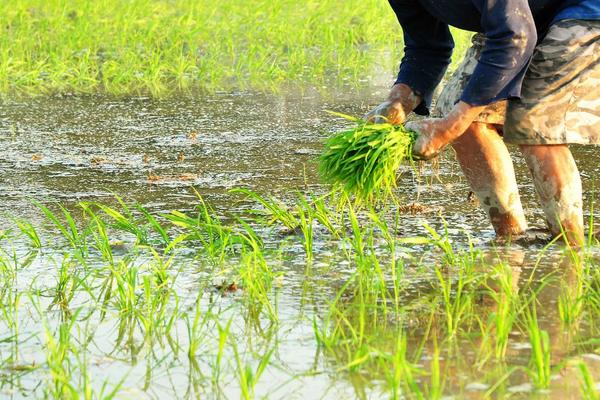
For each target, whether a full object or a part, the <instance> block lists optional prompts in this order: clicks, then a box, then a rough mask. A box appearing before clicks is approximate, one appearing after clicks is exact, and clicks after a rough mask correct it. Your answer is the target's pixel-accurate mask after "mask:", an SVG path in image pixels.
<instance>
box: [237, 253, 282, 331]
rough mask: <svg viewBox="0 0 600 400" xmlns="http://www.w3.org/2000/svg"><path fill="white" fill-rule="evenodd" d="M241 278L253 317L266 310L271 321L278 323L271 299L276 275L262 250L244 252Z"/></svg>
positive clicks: (240, 270)
mask: <svg viewBox="0 0 600 400" xmlns="http://www.w3.org/2000/svg"><path fill="white" fill-rule="evenodd" d="M239 277H240V281H241V284H242V288H243V290H244V297H245V298H246V300H247V302H248V305H249V311H250V312H251V315H255V316H258V315H259V314H260V313H261V311H263V310H264V311H265V314H266V316H267V317H268V318H269V319H271V320H272V321H277V320H278V316H277V309H276V308H275V306H274V305H273V303H272V302H271V300H270V298H269V295H270V294H271V290H272V288H273V281H274V278H275V274H274V273H273V271H272V270H271V268H270V267H269V265H268V264H267V261H266V260H265V258H264V255H263V253H262V251H261V250H260V249H254V250H242V257H241V265H240V269H239Z"/></svg>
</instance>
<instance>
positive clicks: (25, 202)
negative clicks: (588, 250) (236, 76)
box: [0, 88, 600, 398]
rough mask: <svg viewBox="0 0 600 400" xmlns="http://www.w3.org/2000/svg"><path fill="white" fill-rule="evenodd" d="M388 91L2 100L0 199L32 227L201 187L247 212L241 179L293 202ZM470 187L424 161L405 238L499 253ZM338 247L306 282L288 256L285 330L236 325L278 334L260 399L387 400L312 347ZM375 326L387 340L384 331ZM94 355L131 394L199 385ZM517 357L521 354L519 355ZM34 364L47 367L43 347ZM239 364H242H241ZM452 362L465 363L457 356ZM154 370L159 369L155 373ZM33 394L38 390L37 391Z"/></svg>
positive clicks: (461, 383)
mask: <svg viewBox="0 0 600 400" xmlns="http://www.w3.org/2000/svg"><path fill="white" fill-rule="evenodd" d="M384 95H385V88H374V89H371V90H368V91H365V92H362V93H357V92H350V91H349V92H347V93H329V94H322V93H312V92H307V93H302V94H299V93H295V94H280V95H262V94H256V93H235V94H225V93H223V94H214V95H210V96H208V95H205V96H196V97H178V98H171V99H165V100H156V99H150V98H143V97H140V98H125V99H114V98H104V97H83V98H82V97H64V98H38V99H27V100H22V101H20V100H4V102H3V103H2V104H1V107H0V140H1V143H2V146H1V147H0V174H1V175H0V176H1V177H2V179H1V180H0V196H1V198H2V200H3V201H2V202H1V203H0V212H2V213H3V214H4V215H6V216H19V217H25V218H28V219H30V220H33V221H36V220H37V219H39V218H40V213H39V211H38V210H37V209H35V207H33V206H32V205H31V202H30V199H31V198H34V199H38V200H42V201H45V202H50V201H53V200H57V201H60V202H61V203H63V204H66V205H67V206H69V207H73V206H74V205H75V204H76V203H77V202H78V201H81V200H96V201H101V202H104V203H114V200H113V193H116V194H119V195H120V196H122V197H124V198H125V199H126V200H127V201H128V202H139V203H141V204H142V205H144V206H145V207H146V208H148V209H149V210H151V211H154V212H159V211H169V210H173V209H177V210H189V209H191V208H193V207H194V205H196V204H197V200H196V195H195V193H194V190H197V191H198V192H199V193H200V194H201V195H202V196H203V197H204V198H205V199H206V200H207V201H208V202H209V203H210V204H212V205H213V206H214V207H215V208H216V209H217V210H219V211H220V212H221V213H226V212H228V211H231V210H233V209H235V208H236V207H239V206H240V205H239V204H237V203H236V202H235V200H237V198H236V197H235V196H232V195H231V194H229V193H228V190H229V189H231V188H235V187H246V188H250V189H252V190H255V191H257V192H259V193H263V194H271V195H275V196H277V197H279V198H282V199H286V198H289V197H291V196H292V195H293V193H294V192H295V191H297V190H299V191H305V190H310V191H314V192H322V191H324V190H325V189H326V188H324V187H322V186H321V185H320V184H319V181H318V177H317V174H316V168H315V167H316V164H315V157H316V156H317V155H318V154H319V151H320V146H321V141H322V139H324V138H325V137H326V136H327V135H328V134H329V133H330V132H332V131H336V130H339V129H342V128H343V127H345V126H347V124H346V123H345V122H344V121H340V120H339V119H336V118H334V117H331V116H329V115H328V114H327V113H325V110H328V109H330V110H336V111H340V112H344V113H348V114H353V115H362V114H364V113H365V112H366V111H367V110H368V109H369V107H371V106H373V105H375V104H376V103H377V102H378V101H379V100H380V99H381V98H383V97H384ZM513 150H515V149H513ZM573 151H574V153H575V156H576V159H577V161H578V165H579V167H580V170H581V172H582V176H583V181H584V188H585V193H586V199H585V204H586V215H587V216H589V210H590V204H591V201H592V198H593V192H594V187H595V186H597V185H596V182H595V177H597V176H599V175H598V172H599V169H600V152H598V151H597V150H596V149H594V148H582V147H578V148H574V149H573ZM513 154H515V157H514V160H515V165H516V169H517V174H518V179H519V183H520V185H521V194H522V197H523V201H524V205H525V208H526V211H527V214H528V218H529V221H530V223H531V225H532V226H542V225H543V224H542V222H541V221H542V219H541V210H540V208H539V206H538V205H537V203H536V201H535V196H534V194H533V188H532V185H531V181H530V180H529V178H528V174H527V171H526V167H525V164H524V161H523V160H522V159H521V157H520V156H519V155H518V152H516V151H515V152H513ZM468 193H469V190H468V187H467V185H466V183H465V181H464V179H463V178H462V176H461V173H460V171H459V169H458V165H457V163H456V162H455V161H454V159H453V157H452V155H451V154H447V155H446V156H444V157H443V158H442V159H441V160H440V162H439V165H437V166H436V167H435V168H434V169H432V168H430V167H429V166H425V167H424V168H423V170H422V171H421V173H420V174H419V176H416V175H415V174H414V173H413V172H411V171H407V172H406V174H405V176H404V178H403V181H402V185H401V188H400V190H399V195H400V196H401V197H402V198H403V199H404V201H406V202H407V203H408V202H418V203H419V204H422V205H423V206H424V207H425V208H426V209H428V210H429V211H430V212H427V213H424V214H419V215H416V216H415V215H411V214H406V215H403V216H402V221H401V225H400V226H401V227H402V232H401V234H403V235H407V236H414V235H421V234H424V232H425V231H424V229H423V227H422V224H423V221H424V220H427V221H428V222H429V223H430V224H432V226H434V227H435V228H441V227H442V226H443V225H444V221H445V223H446V224H447V226H448V227H449V228H448V229H449V234H450V236H451V238H452V239H453V240H454V241H455V242H457V243H459V244H460V243H462V244H464V245H465V246H466V239H465V238H466V235H469V236H471V237H472V239H473V242H474V243H475V244H476V245H477V246H479V247H481V248H484V249H487V251H490V252H492V250H491V249H492V245H490V240H491V239H492V238H493V232H492V230H491V227H490V225H489V224H488V223H487V221H486V219H485V216H484V215H483V214H482V212H481V211H480V210H479V209H478V207H477V206H476V205H475V204H474V203H473V202H472V201H471V200H469V198H468ZM2 221H3V222H2V224H3V225H5V224H9V222H8V221H9V220H8V219H7V218H3V219H2ZM318 242H319V238H317V243H316V248H317V249H319V248H322V249H324V252H325V249H326V248H327V246H326V245H324V244H320V243H318ZM540 247H541V245H537V246H533V247H532V248H521V247H518V246H517V247H515V248H511V249H508V250H506V253H507V255H506V256H507V257H508V258H509V259H510V260H511V261H510V262H511V265H513V267H514V269H515V279H516V281H517V282H519V281H526V280H528V279H529V276H532V275H531V274H533V276H537V275H540V274H542V275H543V272H544V271H546V272H547V271H552V270H554V268H555V267H556V266H557V264H560V263H561V262H563V261H561V256H560V251H559V250H556V251H555V252H550V253H549V255H548V256H546V257H545V258H544V260H543V262H542V264H541V267H538V268H537V269H535V272H533V271H534V265H535V264H536V262H537V261H538V257H537V256H538V252H539V249H540ZM415 251H416V252H418V251H420V250H418V249H417V250H415ZM328 254H329V253H328ZM328 254H325V253H324V254H322V255H317V262H316V263H315V265H314V268H313V270H312V272H311V274H312V275H311V276H310V278H309V279H308V282H309V284H308V285H307V276H306V271H305V269H304V267H305V263H304V261H303V259H302V258H301V257H299V260H294V259H293V258H292V259H291V260H290V261H289V262H287V263H286V264H285V270H286V273H285V279H284V282H285V285H284V287H283V288H282V289H281V291H280V293H279V296H278V309H279V315H280V323H279V325H278V326H276V327H274V328H272V330H269V329H267V331H266V332H265V331H264V329H265V328H264V326H263V327H261V329H263V331H262V332H261V333H260V334H257V333H256V332H254V331H253V329H254V328H252V327H248V326H244V325H243V322H240V323H239V324H238V325H237V326H236V327H235V328H234V330H235V333H236V334H238V335H240V337H241V338H249V337H252V335H253V334H256V335H257V336H259V337H261V338H262V340H263V341H264V342H269V341H270V340H271V339H270V338H272V337H273V336H276V337H277V346H278V349H277V352H276V354H275V356H274V358H273V365H274V367H273V368H270V369H268V370H267V372H266V373H265V377H263V378H262V379H263V381H264V382H265V383H264V384H261V385H259V386H258V388H257V394H260V395H267V396H269V397H272V398H283V397H285V398H352V397H363V398H380V396H381V392H380V391H379V383H381V381H382V380H383V377H382V374H380V373H379V374H376V373H373V374H366V373H358V374H347V373H345V372H343V371H342V372H340V369H343V367H344V366H345V365H344V360H343V357H342V356H340V358H339V359H338V358H337V357H335V356H333V355H331V354H328V355H327V356H323V355H322V354H321V349H319V348H318V347H317V346H316V343H315V338H314V336H315V335H314V332H313V329H312V321H313V319H314V318H315V317H316V316H319V315H321V314H322V313H323V312H325V310H326V302H324V299H328V298H330V297H332V296H333V293H334V292H335V290H337V289H339V287H340V286H341V285H342V284H343V282H344V279H345V277H346V276H347V275H348V274H350V273H351V271H349V266H348V265H347V264H344V263H342V262H339V260H336V261H335V262H328V259H327V257H328ZM36 265H37V266H39V267H40V270H38V271H36V270H35V268H34V269H33V271H32V274H33V275H39V273H40V272H42V271H45V270H44V269H41V268H42V266H41V264H40V265H38V264H34V266H36ZM31 268H32V267H30V269H31ZM564 269H565V270H568V268H566V267H565V268H564ZM540 271H541V272H540ZM421 272H422V271H408V272H407V273H406V274H407V275H406V279H407V287H408V289H407V293H409V294H410V296H409V297H410V298H411V299H412V300H414V299H418V298H419V296H427V295H429V294H430V289H429V292H428V290H427V287H430V286H431V285H428V284H427V279H424V278H423V277H422V274H421ZM201 275H202V274H201V273H200V272H199V271H197V270H195V269H194V270H192V271H191V272H190V273H189V275H187V276H185V274H184V276H183V278H182V279H181V282H182V283H181V288H180V289H181V290H182V293H186V291H189V293H190V298H191V297H192V294H193V292H194V291H195V290H196V291H197V290H198V286H197V279H199V276H201ZM429 276H431V275H429ZM557 293H558V290H557V288H556V287H554V288H553V287H552V285H550V286H548V288H546V289H545V291H544V292H543V294H542V295H541V296H542V298H543V299H544V301H545V302H546V304H549V305H552V307H548V310H549V311H548V313H547V314H544V311H543V310H541V311H540V313H541V314H542V315H541V316H540V319H541V320H542V321H543V324H544V325H545V326H546V328H547V329H549V330H550V331H551V332H554V333H556V334H555V335H553V348H556V349H560V350H559V351H556V352H555V354H554V356H555V357H558V358H560V357H561V356H564V355H570V354H585V355H587V357H588V358H589V359H590V360H591V361H590V363H591V364H590V368H593V369H594V371H595V372H596V375H597V372H598V371H600V363H599V362H598V361H597V359H598V356H597V355H595V354H594V353H593V351H592V350H593V349H592V350H590V348H589V346H588V347H585V346H580V347H577V346H574V345H573V342H572V341H571V342H569V341H568V339H569V338H564V337H563V336H562V334H561V332H560V328H559V327H558V325H557V324H556V318H557V316H556V315H555V309H556V307H555V304H556V301H557V300H556V297H557ZM182 296H184V297H185V295H182ZM544 296H545V297H544ZM221 301H222V302H223V303H224V305H223V309H224V311H223V315H224V316H234V315H235V314H236V310H237V309H236V304H237V303H236V300H235V296H231V297H230V298H225V299H222V300H221ZM550 310H552V311H550ZM182 330H183V328H182ZM97 331H98V332H100V333H103V332H105V333H106V335H107V336H110V334H111V333H114V332H113V331H114V327H111V326H110V325H107V324H100V325H99V327H98V329H97ZM249 331H250V332H249ZM252 332H254V333H252ZM586 332H587V328H586V327H583V328H582V330H581V336H582V337H583V339H589V338H590V334H588V333H586ZM374 334H376V335H378V336H382V337H385V335H386V332H376V333H374ZM592 335H593V334H592ZM100 336H102V335H100ZM593 338H594V337H592V339H593ZM244 340H245V339H244ZM256 340H257V341H258V339H256ZM388 340H390V343H392V342H393V341H392V340H391V339H389V338H388ZM564 341H567V342H564ZM409 342H410V343H411V344H414V346H415V347H416V345H417V343H418V342H419V337H414V338H411V339H410V341H409ZM526 342H527V340H526V338H522V339H521V340H515V343H514V346H513V347H512V348H511V349H510V351H511V352H513V353H514V354H515V357H516V359H517V360H520V363H521V364H523V365H524V364H526V363H527V358H526V350H527V345H526ZM579 342H585V340H579ZM565 343H567V344H565ZM390 345H391V344H390ZM519 345H521V347H519ZM461 346H462V349H463V351H464V354H463V355H466V356H467V357H466V358H465V360H467V361H465V362H464V365H463V366H462V368H463V369H460V370H456V371H455V370H448V371H446V374H447V376H448V381H447V390H446V391H447V392H449V393H452V392H453V390H454V389H456V390H459V389H460V391H461V393H467V394H468V395H469V396H470V395H472V396H473V397H474V398H477V396H478V395H479V394H480V392H479V391H478V390H481V387H482V386H481V385H479V386H478V382H477V378H478V377H480V378H481V373H480V371H478V370H477V367H475V366H473V365H470V364H469V361H468V360H469V357H468V356H469V354H471V353H472V352H474V351H475V350H474V349H475V346H477V344H476V343H461ZM24 347H25V348H26V347H27V346H24ZM99 347H102V346H101V345H99ZM105 347H107V346H105ZM248 347H249V348H252V344H248ZM471 348H472V349H471ZM95 351H96V353H95V354H96V357H97V360H96V362H97V364H96V367H97V369H95V370H94V373H95V374H97V376H101V377H107V378H110V379H114V380H117V378H118V377H120V376H121V375H122V374H123V373H124V372H125V371H127V373H128V374H129V375H128V378H127V380H126V384H125V387H128V388H129V392H128V393H130V394H131V395H132V396H133V397H140V398H157V397H161V396H167V397H177V398H184V397H186V395H185V394H184V393H185V390H183V389H181V390H179V389H177V388H183V387H186V388H188V389H186V390H189V386H190V385H192V383H191V382H192V381H193V379H192V378H191V376H192V375H193V373H192V372H190V368H189V366H188V365H186V364H184V363H179V364H178V363H177V362H171V364H168V363H169V362H170V361H167V365H165V363H161V362H159V361H157V359H153V358H152V357H148V359H146V360H141V361H139V363H138V361H136V362H125V361H123V360H115V359H112V361H110V360H106V359H103V358H102V356H101V355H103V354H105V353H103V351H104V350H102V351H101V350H98V349H96V350H95ZM255 351H257V352H261V351H264V349H255ZM31 352H32V353H33V350H31ZM519 352H523V355H522V356H521V358H519V354H520V353H519ZM26 353H27V352H26ZM455 356H456V355H455ZM447 357H448V358H451V357H453V356H452V355H447ZM157 358H159V357H158V356H157ZM30 359H32V360H34V361H35V360H37V361H38V362H40V360H39V357H38V356H35V355H33V354H31V355H30ZM429 359H430V358H428V355H427V351H426V352H425V355H424V357H423V359H422V366H427V363H428V360H429ZM41 361H43V360H41ZM559 361H560V360H559ZM229 362H230V365H233V364H234V362H233V360H229ZM557 362H558V361H557ZM448 368H456V363H455V364H452V366H449V367H448ZM149 369H153V370H154V369H155V370H154V371H153V372H152V373H151V374H150V376H148V373H149ZM315 371H316V372H315ZM204 372H205V373H207V374H208V375H209V374H210V373H209V372H207V371H204ZM489 374H493V372H492V371H490V372H489ZM520 378H521V379H519V374H518V373H515V374H514V375H513V377H512V378H511V382H512V386H510V385H509V389H510V391H509V393H513V392H514V393H518V392H520V391H523V392H525V393H528V391H530V390H531V388H530V387H528V386H527V385H523V384H522V383H523V381H524V380H523V379H522V378H523V377H522V376H521V377H520ZM574 381H575V382H576V380H574ZM468 385H471V386H468ZM23 386H24V387H27V388H32V387H33V388H35V379H34V378H31V379H29V380H28V379H27V378H25V383H24V384H23ZM465 388H466V389H465ZM469 388H470V389H469ZM223 390H224V394H225V395H227V396H229V397H231V398H235V397H237V396H239V390H238V389H237V387H236V383H235V379H234V378H233V377H229V381H228V383H227V385H226V387H225V388H223ZM565 390H569V389H564V388H563V389H560V388H557V389H556V391H555V392H553V393H554V394H553V395H552V397H555V398H566V397H569V396H570V395H571V394H572V393H571V392H568V391H565ZM31 391H33V392H34V393H36V392H35V389H31ZM207 391H208V392H210V390H207ZM0 393H5V394H7V393H11V394H12V395H14V396H16V397H20V396H22V395H25V394H26V393H28V391H27V390H23V391H19V390H17V389H14V388H10V385H9V389H7V391H5V392H0ZM340 396H341V397H340ZM523 396H527V395H526V394H525V395H523ZM565 396H566V397H565ZM201 397H202V396H201ZM576 397H577V396H576V395H575V396H574V397H573V398H576ZM163 398H164V397H163Z"/></svg>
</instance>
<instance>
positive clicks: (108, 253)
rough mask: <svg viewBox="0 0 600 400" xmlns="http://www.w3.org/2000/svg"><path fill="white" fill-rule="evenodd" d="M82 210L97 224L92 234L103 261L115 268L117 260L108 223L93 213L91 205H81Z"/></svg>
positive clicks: (95, 246)
mask: <svg viewBox="0 0 600 400" xmlns="http://www.w3.org/2000/svg"><path fill="white" fill-rule="evenodd" d="M80 206H81V208H82V209H83V211H84V212H85V214H87V215H88V216H89V217H91V219H92V222H94V223H95V227H94V228H93V229H91V234H92V236H93V238H94V246H93V247H94V248H95V249H96V250H97V251H98V252H99V253H100V255H101V256H102V259H103V260H104V261H105V262H107V263H108V264H109V265H110V266H114V264H115V260H114V255H113V249H112V246H111V243H110V239H109V237H108V233H107V230H106V223H105V222H104V221H103V220H102V219H101V218H100V217H99V216H98V215H97V214H96V213H95V212H94V211H93V209H92V208H93V207H91V206H90V204H89V203H83V202H82V203H80Z"/></svg>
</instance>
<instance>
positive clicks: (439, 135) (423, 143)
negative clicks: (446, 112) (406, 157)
mask: <svg viewBox="0 0 600 400" xmlns="http://www.w3.org/2000/svg"><path fill="white" fill-rule="evenodd" d="M405 127H406V129H408V130H411V131H414V132H416V133H417V140H416V141H415V144H414V145H413V156H415V158H417V159H421V160H430V159H432V158H434V157H436V156H437V155H438V154H439V153H440V151H442V149H443V148H444V147H445V146H446V145H447V144H448V143H450V141H451V140H452V139H453V138H452V136H453V135H452V132H451V131H450V127H449V124H448V121H446V119H445V118H428V119H422V120H419V121H410V122H407V123H406V124H405Z"/></svg>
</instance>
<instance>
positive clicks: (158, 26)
mask: <svg viewBox="0 0 600 400" xmlns="http://www.w3.org/2000/svg"><path fill="white" fill-rule="evenodd" d="M0 16H1V18H0V24H1V27H2V34H0V92H2V93H4V94H7V93H25V94H40V93H95V92H108V93H111V94H117V95H126V94H135V93H150V94H153V95H155V96H159V95H164V94H168V93H173V92H180V91H182V90H183V91H190V90H200V91H215V90H261V91H276V90H281V89H282V88H283V87H287V86H290V85H292V86H302V85H314V86H321V85H358V86H360V85H368V84H369V83H370V82H371V81H372V80H373V79H378V80H379V81H382V80H383V81H387V80H389V82H390V83H391V82H392V81H393V78H394V75H395V73H396V70H397V66H398V63H399V61H400V59H401V56H402V32H401V30H400V27H399V25H398V22H397V20H396V18H395V15H394V13H393V12H392V10H391V8H390V7H389V5H388V3H387V1H385V0H347V1H344V2H341V1H317V0H305V1H302V2H300V1H295V0H245V1H242V0H230V1H219V2H214V1H208V0H161V1H151V0H98V1H89V0H69V1H67V0H16V1H13V2H7V1H5V2H0ZM455 33H456V35H455V39H456V42H457V49H456V51H455V59H457V58H460V57H461V56H462V54H463V53H464V50H465V47H466V43H467V39H468V37H469V36H470V35H469V34H468V33H467V32H459V31H455ZM382 74H383V75H384V76H383V77H382V76H381V75H382Z"/></svg>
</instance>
